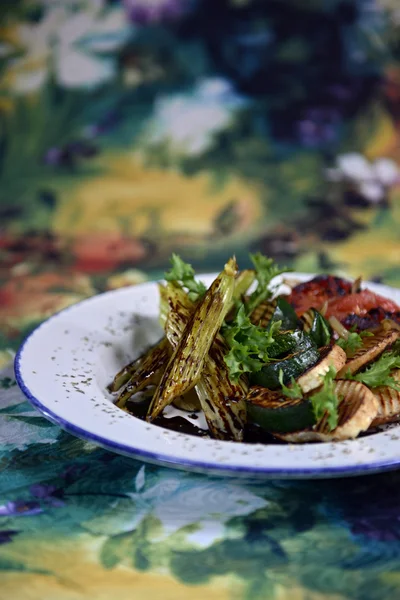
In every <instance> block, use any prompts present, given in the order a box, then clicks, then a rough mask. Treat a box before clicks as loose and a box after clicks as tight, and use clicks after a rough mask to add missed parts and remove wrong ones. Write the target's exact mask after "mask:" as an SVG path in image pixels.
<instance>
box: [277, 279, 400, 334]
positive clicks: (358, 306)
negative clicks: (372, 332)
mask: <svg viewBox="0 0 400 600" xmlns="http://www.w3.org/2000/svg"><path fill="white" fill-rule="evenodd" d="M288 300H289V302H290V303H291V304H292V305H293V307H294V309H295V310H296V313H297V315H298V316H301V315H302V314H303V313H304V312H305V311H306V310H308V309H309V308H311V307H312V308H316V309H317V310H321V308H322V307H323V306H324V305H325V304H326V313H325V316H326V317H330V316H335V317H336V318H337V319H339V320H340V321H344V320H345V319H346V318H348V316H349V315H356V316H357V317H358V318H361V317H367V318H369V317H370V318H372V319H373V320H374V321H378V322H380V321H381V320H382V319H383V318H392V316H393V318H394V317H395V316H396V315H397V313H398V311H400V308H399V306H398V305H397V304H396V303H395V302H393V300H389V299H388V298H384V297H383V296H380V295H379V294H376V293H375V292H372V291H371V290H368V289H366V290H357V291H355V290H354V284H353V283H352V282H350V281H347V280H346V279H342V278H340V277H334V276H332V275H319V276H317V277H314V279H312V280H311V281H307V282H305V283H300V284H299V285H296V287H294V288H293V290H292V292H291V294H290V296H289V297H288ZM375 309H379V312H378V313H374V312H373V311H374V310H375ZM370 313H371V314H370ZM399 314H400V313H399ZM353 324H354V325H356V327H357V323H356V319H355V320H354V321H353ZM360 324H361V322H360Z"/></svg>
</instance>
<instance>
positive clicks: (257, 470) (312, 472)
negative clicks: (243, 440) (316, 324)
mask: <svg viewBox="0 0 400 600" xmlns="http://www.w3.org/2000/svg"><path fill="white" fill-rule="evenodd" d="M214 275H215V274H214V273H202V274H199V278H201V277H212V276H214ZM290 275H291V276H293V278H296V277H301V278H306V277H313V276H316V275H317V274H315V273H300V272H291V273H290ZM348 279H350V278H348ZM158 281H159V280H158ZM158 281H157V280H153V281H148V282H144V283H142V284H137V285H133V286H127V287H124V288H118V289H116V290H107V291H105V292H102V293H99V294H95V295H94V296H90V297H89V298H85V299H83V300H81V301H80V302H77V303H75V304H72V305H70V306H67V307H66V308H63V309H62V310H60V311H58V312H56V313H54V314H53V315H51V316H50V317H48V318H47V319H45V320H44V321H43V322H41V323H40V324H39V325H38V326H36V327H35V328H34V329H33V330H32V331H31V332H30V333H29V334H28V335H27V336H26V337H25V339H24V340H23V342H22V343H21V345H20V347H19V348H18V350H17V352H16V355H15V359H14V374H15V379H16V381H17V384H18V386H19V388H20V390H21V391H22V393H23V394H24V396H25V397H26V398H27V400H28V401H29V402H30V403H31V404H32V406H33V407H34V408H35V409H37V410H38V411H39V412H40V413H41V414H42V415H43V416H44V417H45V418H46V419H48V420H49V421H51V422H52V423H53V424H55V425H57V426H59V427H60V428H61V429H62V430H64V431H67V432H68V433H70V434H72V435H74V436H76V437H78V438H81V439H84V440H86V441H89V442H92V443H94V444H97V445H99V446H101V447H103V448H105V449H107V450H109V451H112V452H116V453H118V454H122V455H124V456H128V457H131V458H135V459H138V460H144V461H146V462H150V463H153V464H158V465H162V466H166V467H170V468H177V469H183V470H187V471H188V470H190V471H193V472H201V473H209V474H213V475H220V476H223V475H225V476H231V477H234V476H235V475H236V476H239V477H240V476H241V477H243V476H244V477H245V476H248V477H250V478H253V477H256V478H267V477H273V478H283V479H324V478H334V477H353V476H362V475H367V474H373V473H381V472H384V471H389V470H394V469H396V468H400V450H399V456H398V458H388V459H385V460H381V461H375V462H370V463H362V464H359V463H358V464H356V463H355V464H353V465H345V466H340V465H338V466H315V467H305V468H302V467H287V468H284V467H271V466H265V467H264V466H262V467H255V466H250V465H227V464H222V463H218V462H205V461H202V460H196V459H189V458H181V459H178V458H176V457H175V456H171V455H168V454H161V453H158V452H151V451H148V450H144V449H142V448H140V447H139V448H138V447H135V446H134V445H127V444H125V443H118V442H115V441H114V440H111V439H109V438H107V437H104V436H103V435H99V434H97V433H93V432H91V431H88V430H87V429H85V428H84V427H81V426H79V425H75V424H73V423H71V422H70V421H68V420H67V419H65V418H64V417H62V416H60V415H58V414H57V413H56V412H54V411H53V410H51V409H50V408H48V407H47V406H46V405H45V404H44V401H42V400H40V399H39V398H37V397H36V396H35V394H34V393H32V391H31V390H30V388H29V386H28V385H27V384H26V383H25V380H24V376H23V354H24V349H25V347H26V345H27V343H28V342H29V341H30V340H31V338H33V336H35V335H37V334H38V333H39V331H40V329H41V328H42V327H44V326H48V324H49V323H50V322H51V321H53V320H56V319H57V318H58V317H60V316H61V315H64V314H66V313H68V312H69V311H71V310H73V309H75V310H76V309H77V308H79V307H80V306H82V305H83V304H86V303H89V302H93V301H94V300H95V299H98V298H104V297H105V296H108V295H114V294H116V293H118V292H121V291H122V290H124V291H127V290H131V289H136V290H137V289H143V287H153V286H155V285H156V284H157V283H158ZM364 284H365V285H368V284H370V285H371V284H372V285H377V284H374V283H373V282H369V281H365V282H364ZM380 286H382V287H386V288H390V289H398V290H399V291H400V289H399V288H394V287H393V286H387V285H385V284H378V287H380ZM181 435H186V436H187V437H189V438H192V437H193V436H190V435H189V434H181ZM219 441H220V440H219Z"/></svg>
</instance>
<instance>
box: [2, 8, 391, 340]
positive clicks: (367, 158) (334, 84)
mask: <svg viewBox="0 0 400 600" xmlns="http://www.w3.org/2000/svg"><path fill="white" fill-rule="evenodd" d="M0 39H1V44H0V173H1V179H2V184H1V189H0V282H1V291H0V332H1V335H2V336H3V338H2V339H3V342H2V341H1V339H0V345H2V346H3V347H4V345H5V341H4V340H5V339H6V340H8V342H7V343H8V345H9V343H10V340H11V345H12V346H16V345H17V344H18V343H19V340H20V339H21V336H22V335H24V334H25V333H26V332H27V330H28V329H29V328H31V327H32V326H33V325H34V324H35V323H36V322H37V321H40V320H41V319H43V318H44V317H45V316H47V315H48V314H50V313H52V312H54V311H55V310H58V309H60V308H62V307H63V306H65V305H66V304H70V303H71V302H74V301H76V300H79V299H80V298H82V297H85V296H88V295H90V294H93V293H95V292H97V291H101V290H104V289H109V288H114V287H118V286H121V285H127V284H131V283H137V282H140V281H142V280H143V279H145V278H146V277H149V276H150V277H152V276H158V275H159V274H160V273H161V272H162V270H163V269H164V268H165V265H166V264H167V262H168V257H169V255H170V253H171V252H172V251H176V252H178V253H180V254H182V256H183V257H184V258H185V259H187V260H190V261H192V262H193V264H194V265H195V266H196V268H197V269H199V270H200V271H209V270H214V269H216V268H218V266H219V265H220V264H221V261H223V260H224V259H225V258H226V257H227V256H228V255H229V254H230V253H232V252H235V253H236V255H237V257H238V259H239V261H240V264H241V265H245V264H246V263H247V253H248V251H249V250H253V251H254V250H256V249H259V250H261V251H263V252H264V253H266V254H269V255H272V256H274V257H275V258H276V259H277V260H278V261H280V262H284V263H286V264H288V265H290V266H292V267H293V268H294V269H297V270H303V271H327V270H330V271H338V272H343V273H348V274H351V275H355V276H358V275H359V274H362V275H363V276H364V277H365V278H367V277H368V278H372V279H375V280H384V281H385V282H388V283H391V284H398V283H400V263H399V258H400V245H399V234H398V224H399V220H400V170H399V160H400V147H399V140H400V138H399V120H400V7H399V5H398V2H397V1H396V0H310V1H308V2H303V1H302V0H218V2H215V1H214V0H122V1H118V0H14V1H11V0H5V1H3V2H2V5H1V24H0ZM145 273H146V274H145Z"/></svg>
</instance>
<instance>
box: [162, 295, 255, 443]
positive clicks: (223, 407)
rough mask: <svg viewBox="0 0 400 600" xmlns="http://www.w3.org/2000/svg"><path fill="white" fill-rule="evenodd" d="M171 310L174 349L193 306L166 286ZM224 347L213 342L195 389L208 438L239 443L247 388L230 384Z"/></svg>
mask: <svg viewBox="0 0 400 600" xmlns="http://www.w3.org/2000/svg"><path fill="white" fill-rule="evenodd" d="M165 295H166V296H168V305H169V308H170V311H169V316H168V320H167V323H166V335H167V337H168V339H169V341H170V343H171V346H172V347H173V348H175V347H176V346H177V345H178V343H179V340H180V337H181V335H182V333H183V331H184V329H185V325H186V323H187V322H188V321H189V320H190V316H191V313H192V311H193V310H194V306H193V303H192V302H190V300H189V298H188V297H187V295H186V294H185V293H184V292H183V290H182V289H180V288H177V287H174V286H173V285H171V284H168V285H167V286H166V288H165ZM226 352H227V347H226V345H225V342H224V340H223V338H222V336H221V335H220V334H217V336H216V338H215V340H214V341H213V343H212V345H211V348H210V351H209V354H208V356H207V358H206V360H205V362H204V368H203V373H202V376H201V378H200V380H199V381H198V383H197V384H196V386H195V390H196V392H197V395H198V398H199V400H200V404H201V408H202V410H203V412H204V415H205V417H206V420H207V424H208V427H209V430H210V432H211V435H212V436H213V437H214V438H218V439H229V440H235V441H241V440H242V439H243V428H244V425H245V422H246V403H245V401H244V397H245V395H246V392H247V385H246V383H245V381H244V379H243V378H241V379H240V380H239V381H238V382H237V383H234V382H231V381H230V379H229V373H228V369H227V366H226V364H225V361H224V356H225V354H226Z"/></svg>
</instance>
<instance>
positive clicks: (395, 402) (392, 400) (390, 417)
mask: <svg viewBox="0 0 400 600" xmlns="http://www.w3.org/2000/svg"><path fill="white" fill-rule="evenodd" d="M391 376H392V377H393V379H394V380H395V381H396V382H398V383H399V385H400V369H395V370H394V371H393V372H392V373H391ZM372 392H373V394H374V396H375V398H376V399H377V402H378V414H377V415H376V417H375V419H374V420H373V421H372V423H371V427H376V426H377V425H384V424H385V423H394V422H396V421H400V391H397V390H395V389H393V388H392V387H389V386H388V385H380V386H379V387H376V388H373V389H372Z"/></svg>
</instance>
